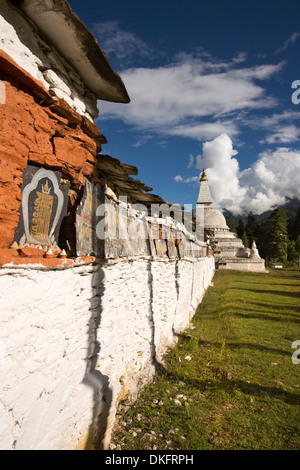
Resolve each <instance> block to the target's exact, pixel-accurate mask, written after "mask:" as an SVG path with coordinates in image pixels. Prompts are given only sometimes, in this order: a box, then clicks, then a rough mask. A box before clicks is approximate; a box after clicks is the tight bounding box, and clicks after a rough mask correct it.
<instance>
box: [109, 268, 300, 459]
mask: <svg viewBox="0 0 300 470" xmlns="http://www.w3.org/2000/svg"><path fill="white" fill-rule="evenodd" d="M299 286H300V270H295V269H284V270H271V271H270V273H269V274H253V273H243V272H237V271H223V272H221V271H217V272H216V274H215V277H214V287H210V288H209V289H208V291H207V293H206V295H205V297H204V299H203V301H202V303H201V304H200V305H199V307H198V309H197V312H196V315H195V316H194V319H193V325H194V328H191V329H190V330H188V331H186V332H184V333H183V334H182V335H181V336H180V338H179V341H178V344H177V346H176V348H175V349H173V350H172V351H170V352H169V354H167V355H166V357H165V358H164V367H163V368H162V370H161V371H160V372H159V373H158V374H157V376H156V377H155V380H154V382H153V383H152V384H150V385H149V386H147V387H146V389H144V390H143V392H141V393H140V395H139V397H138V400H137V402H136V403H135V404H134V405H133V406H130V407H128V406H124V407H123V409H122V412H121V416H120V425H119V426H118V429H117V431H116V432H115V434H114V435H113V440H112V441H113V443H114V444H116V445H118V446H119V448H121V449H124V450H143V449H151V450H152V449H157V450H164V449H168V450H187V449H188V450H209V449H211V450H224V449H226V450H241V449H248V450H254V449H255V450H275V449H277V450H281V449H290V450H292V449H300V364H293V362H292V353H293V352H294V351H295V350H294V349H292V343H293V341H295V340H300V303H299ZM186 356H190V357H191V360H188V359H185V358H186ZM299 356H300V355H299Z"/></svg>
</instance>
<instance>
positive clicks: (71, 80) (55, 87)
mask: <svg viewBox="0 0 300 470" xmlns="http://www.w3.org/2000/svg"><path fill="white" fill-rule="evenodd" d="M0 31H1V39H0V49H2V50H3V51H4V52H6V53H7V54H8V55H9V56H10V57H11V58H12V59H13V60H14V61H15V62H16V63H17V64H18V65H19V66H20V67H22V68H23V69H25V70H26V71H27V72H29V73H30V74H31V75H32V76H33V77H34V78H35V79H36V80H39V81H40V82H41V83H42V84H43V85H44V86H45V88H46V90H48V91H49V92H50V94H52V95H54V96H57V97H58V98H63V99H64V100H65V101H66V102H67V103H68V104H69V105H70V106H71V108H73V109H74V110H75V111H77V112H78V113H79V114H81V115H83V116H86V117H87V118H89V119H91V120H92V119H93V118H95V117H97V116H98V109H97V100H96V98H95V96H94V95H93V94H92V93H91V92H90V91H89V90H87V88H86V87H85V85H84V83H83V82H82V80H81V78H80V77H79V75H78V74H77V73H76V72H75V70H74V69H73V68H71V66H70V65H69V64H67V63H66V61H65V60H64V58H63V57H62V56H61V55H60V54H59V53H58V52H57V50H56V49H55V48H54V47H53V46H51V44H50V43H49V42H46V41H45V40H44V39H43V38H42V37H41V36H40V34H39V31H38V29H37V27H36V26H35V25H34V24H33V23H32V22H29V21H28V19H27V18H26V19H25V18H24V16H23V14H22V13H21V11H20V10H17V9H16V8H14V7H13V6H12V5H11V4H10V3H9V2H7V1H6V0H1V11H0ZM74 54H76V51H74Z"/></svg>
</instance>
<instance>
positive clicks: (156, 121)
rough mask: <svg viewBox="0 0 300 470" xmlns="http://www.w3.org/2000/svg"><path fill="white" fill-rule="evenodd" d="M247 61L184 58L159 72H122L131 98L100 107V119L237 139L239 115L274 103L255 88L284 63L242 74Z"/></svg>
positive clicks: (161, 131) (154, 129)
mask: <svg viewBox="0 0 300 470" xmlns="http://www.w3.org/2000/svg"><path fill="white" fill-rule="evenodd" d="M243 60H244V56H243V55H240V56H238V57H236V58H234V59H232V61H229V62H227V63H224V62H221V61H219V60H218V59H213V58H211V57H210V56H208V58H206V60H203V59H202V58H201V57H192V56H191V55H189V54H181V55H180V57H178V58H177V62H174V63H173V64H169V65H166V66H162V67H157V68H131V69H127V70H124V71H123V72H121V76H122V79H123V81H124V83H125V86H126V88H127V91H128V94H129V96H130V98H131V103H129V104H128V105H123V104H116V103H108V102H100V107H99V110H100V116H101V117H102V118H103V117H105V118H106V119H109V118H111V119H121V120H123V121H124V122H125V123H127V124H129V125H131V126H133V127H135V128H138V129H142V130H147V131H148V132H151V133H158V134H164V135H179V136H183V137H190V138H193V139H197V140H201V139H212V138H214V137H216V136H217V135H219V134H220V133H227V134H228V135H230V136H231V137H233V136H235V135H237V134H238V133H239V128H238V125H237V122H238V120H239V119H240V118H239V114H240V113H241V112H242V111H243V112H249V111H250V110H257V109H262V108H269V107H271V106H274V105H275V104H276V100H275V99H274V98H272V97H270V96H268V95H267V94H266V90H265V88H263V87H262V86H260V85H259V84H258V83H257V82H258V81H262V80H267V79H268V78H270V77H272V76H273V75H274V74H276V73H278V72H279V70H281V68H282V66H283V63H279V64H277V65H261V66H254V67H250V68H249V67H244V68H242V61H243Z"/></svg>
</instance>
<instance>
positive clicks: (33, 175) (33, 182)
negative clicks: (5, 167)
mask: <svg viewBox="0 0 300 470" xmlns="http://www.w3.org/2000/svg"><path fill="white" fill-rule="evenodd" d="M69 187H70V183H69V182H62V183H61V174H60V173H59V172H57V171H52V170H46V169H45V168H37V167H34V166H30V165H28V166H27V167H26V168H25V170H24V172H23V185H22V187H21V190H22V204H21V209H20V218H19V224H18V227H17V229H16V231H15V237H14V241H15V242H17V243H18V245H20V244H22V245H24V246H35V247H36V246H41V247H50V246H52V247H56V246H57V241H58V237H59V230H60V227H61V223H62V220H63V218H64V216H65V215H66V212H67V206H68V192H69Z"/></svg>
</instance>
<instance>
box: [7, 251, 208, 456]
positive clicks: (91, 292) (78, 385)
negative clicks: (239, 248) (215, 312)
mask: <svg viewBox="0 0 300 470" xmlns="http://www.w3.org/2000/svg"><path fill="white" fill-rule="evenodd" d="M213 273H214V260H213V258H201V259H195V260H180V261H179V260H176V261H175V260H173V261H172V260H157V261H150V260H148V259H136V260H132V261H129V260H124V261H119V262H116V263H114V264H110V265H106V266H105V267H103V266H95V265H87V266H81V267H80V266H78V267H75V268H70V269H64V270H58V269H56V270H39V269H36V268H32V269H29V268H27V269H24V268H2V269H1V270H0V306H1V307H0V309H1V315H0V449H1V450H6V449H20V450H21V449H34V450H38V449H50V450H55V449H86V448H89V447H91V446H92V443H93V441H94V440H95V439H94V438H96V440H97V439H98V440H99V435H100V436H101V437H102V438H103V439H102V442H103V446H104V448H107V446H108V445H109V442H110V434H111V429H112V426H113V424H114V418H115V413H116V408H117V405H118V402H119V400H120V399H124V398H127V399H131V400H134V399H135V398H136V395H137V392H138V390H139V389H140V388H141V387H143V386H144V385H145V384H146V383H147V382H148V381H149V380H151V378H152V376H153V374H154V370H155V363H156V361H158V362H159V361H161V359H162V356H163V354H164V352H166V350H167V349H168V348H170V347H172V346H174V344H175V341H176V340H175V338H176V337H175V336H174V332H179V331H182V330H183V329H184V328H187V327H188V326H189V322H190V319H191V318H192V316H193V314H194V312H195V308H196V307H197V305H198V303H199V302H200V301H201V299H202V297H203V295H204V292H205V289H206V288H207V287H208V285H209V284H210V282H211V279H212V277H213ZM96 429H98V435H97V436H96V435H95V430H96Z"/></svg>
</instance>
